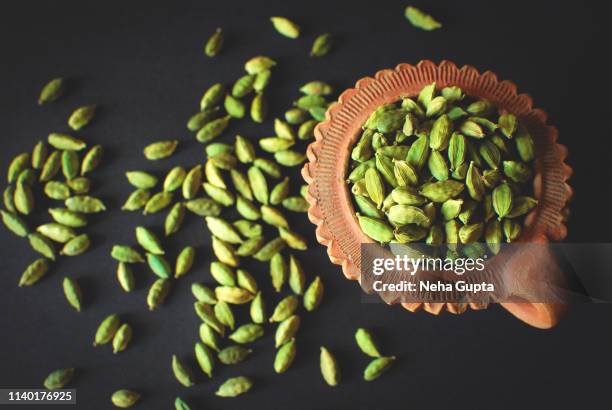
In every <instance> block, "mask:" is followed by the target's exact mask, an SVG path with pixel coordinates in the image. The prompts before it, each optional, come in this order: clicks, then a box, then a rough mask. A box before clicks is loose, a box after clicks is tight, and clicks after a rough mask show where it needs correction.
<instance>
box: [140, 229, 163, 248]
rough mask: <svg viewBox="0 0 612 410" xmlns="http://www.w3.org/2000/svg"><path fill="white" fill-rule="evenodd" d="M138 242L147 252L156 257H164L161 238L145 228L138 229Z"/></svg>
mask: <svg viewBox="0 0 612 410" xmlns="http://www.w3.org/2000/svg"><path fill="white" fill-rule="evenodd" d="M136 241H137V242H138V244H139V245H140V246H141V247H142V248H143V249H144V250H145V251H147V252H149V253H152V254H155V255H163V254H164V253H165V252H164V249H163V247H162V245H161V241H160V240H159V238H158V237H157V236H156V235H155V233H153V231H151V230H150V229H148V228H145V227H144V226H137V227H136Z"/></svg>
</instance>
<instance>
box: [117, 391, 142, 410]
mask: <svg viewBox="0 0 612 410" xmlns="http://www.w3.org/2000/svg"><path fill="white" fill-rule="evenodd" d="M138 400H140V393H137V392H135V391H133V390H125V389H122V390H117V391H116V392H114V393H113V395H112V396H111V402H112V403H113V405H115V407H119V408H122V409H126V408H128V407H132V406H133V405H135V404H136V402H138Z"/></svg>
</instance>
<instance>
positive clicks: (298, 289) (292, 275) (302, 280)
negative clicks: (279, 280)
mask: <svg viewBox="0 0 612 410" xmlns="http://www.w3.org/2000/svg"><path fill="white" fill-rule="evenodd" d="M288 282H289V287H290V288H291V290H292V291H293V293H295V294H296V295H301V294H303V293H304V287H305V286H306V275H305V274H304V268H303V267H302V264H301V263H300V261H299V260H298V259H297V258H296V257H295V256H294V255H290V256H289V280H288Z"/></svg>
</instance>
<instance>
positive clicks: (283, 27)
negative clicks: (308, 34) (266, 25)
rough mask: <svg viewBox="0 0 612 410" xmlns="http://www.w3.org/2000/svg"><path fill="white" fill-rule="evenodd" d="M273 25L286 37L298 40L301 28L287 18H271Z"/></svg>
mask: <svg viewBox="0 0 612 410" xmlns="http://www.w3.org/2000/svg"><path fill="white" fill-rule="evenodd" d="M270 21H271V22H272V25H273V26H274V28H275V29H276V31H278V32H279V33H280V34H282V35H283V36H285V37H288V38H292V39H296V38H298V37H299V36H300V27H299V26H298V25H297V24H295V23H294V22H293V21H291V20H289V19H288V18H285V17H270Z"/></svg>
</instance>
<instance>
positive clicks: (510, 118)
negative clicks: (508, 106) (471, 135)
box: [497, 113, 518, 138]
mask: <svg viewBox="0 0 612 410" xmlns="http://www.w3.org/2000/svg"><path fill="white" fill-rule="evenodd" d="M497 122H498V123H499V128H500V129H501V132H502V133H503V134H504V135H505V136H506V138H512V137H513V136H514V133H515V132H516V131H517V129H518V120H517V118H516V116H515V115H514V114H509V113H508V114H503V115H500V116H499V120H498V121H497Z"/></svg>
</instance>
